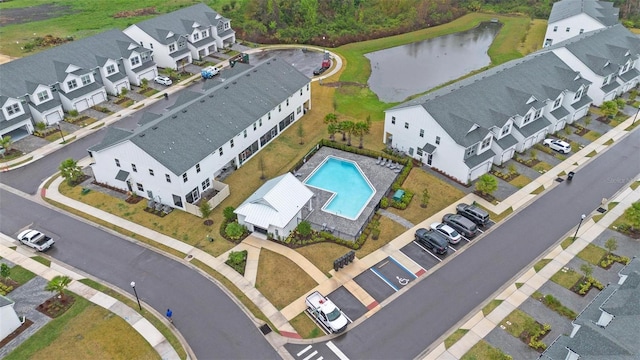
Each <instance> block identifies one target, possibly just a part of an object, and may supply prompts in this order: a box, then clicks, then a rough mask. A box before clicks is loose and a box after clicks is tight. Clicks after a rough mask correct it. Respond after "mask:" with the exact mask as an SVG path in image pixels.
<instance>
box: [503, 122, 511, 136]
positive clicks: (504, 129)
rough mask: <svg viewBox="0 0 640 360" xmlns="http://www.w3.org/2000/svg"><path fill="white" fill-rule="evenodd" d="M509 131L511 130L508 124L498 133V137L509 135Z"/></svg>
mask: <svg viewBox="0 0 640 360" xmlns="http://www.w3.org/2000/svg"><path fill="white" fill-rule="evenodd" d="M509 130H511V125H510V124H506V125H505V126H503V127H502V131H501V132H500V136H505V135H507V134H508V133H509Z"/></svg>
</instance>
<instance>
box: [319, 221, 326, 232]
mask: <svg viewBox="0 0 640 360" xmlns="http://www.w3.org/2000/svg"><path fill="white" fill-rule="evenodd" d="M326 230H327V223H322V230H320V231H326Z"/></svg>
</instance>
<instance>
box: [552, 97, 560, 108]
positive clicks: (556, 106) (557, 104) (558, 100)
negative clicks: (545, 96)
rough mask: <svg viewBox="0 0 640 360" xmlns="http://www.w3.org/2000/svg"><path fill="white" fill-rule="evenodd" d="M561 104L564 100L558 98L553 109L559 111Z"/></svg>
mask: <svg viewBox="0 0 640 360" xmlns="http://www.w3.org/2000/svg"><path fill="white" fill-rule="evenodd" d="M560 104H562V98H557V99H556V102H554V103H553V108H554V109H557V108H559V107H560Z"/></svg>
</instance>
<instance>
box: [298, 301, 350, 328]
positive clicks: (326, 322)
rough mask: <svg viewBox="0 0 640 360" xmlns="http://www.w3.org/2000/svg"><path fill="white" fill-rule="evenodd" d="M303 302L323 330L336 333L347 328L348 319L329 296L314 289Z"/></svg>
mask: <svg viewBox="0 0 640 360" xmlns="http://www.w3.org/2000/svg"><path fill="white" fill-rule="evenodd" d="M305 302H306V304H307V311H308V312H309V314H310V315H311V316H313V317H314V318H316V319H317V320H318V322H320V324H321V325H322V326H323V327H325V330H327V331H329V332H330V333H336V334H337V333H341V332H343V331H344V330H345V329H346V328H347V324H349V320H348V319H347V317H346V316H345V315H344V314H343V313H342V311H340V309H339V308H338V307H337V306H336V305H335V304H334V303H333V301H331V300H329V298H327V297H325V296H323V295H322V294H320V293H319V292H317V291H314V292H313V293H311V295H309V296H307V299H306V301H305Z"/></svg>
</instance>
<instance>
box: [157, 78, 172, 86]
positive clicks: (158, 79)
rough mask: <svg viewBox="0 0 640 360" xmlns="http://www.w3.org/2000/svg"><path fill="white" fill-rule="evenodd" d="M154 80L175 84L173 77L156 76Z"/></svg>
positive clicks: (164, 83) (160, 82)
mask: <svg viewBox="0 0 640 360" xmlns="http://www.w3.org/2000/svg"><path fill="white" fill-rule="evenodd" d="M153 81H155V82H157V83H158V84H161V85H166V86H169V85H171V84H173V81H171V79H169V78H168V77H167V76H156V77H155V78H154V79H153Z"/></svg>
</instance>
